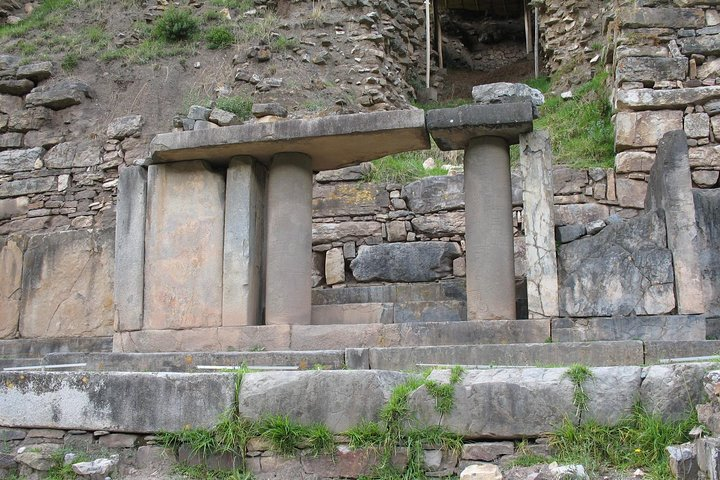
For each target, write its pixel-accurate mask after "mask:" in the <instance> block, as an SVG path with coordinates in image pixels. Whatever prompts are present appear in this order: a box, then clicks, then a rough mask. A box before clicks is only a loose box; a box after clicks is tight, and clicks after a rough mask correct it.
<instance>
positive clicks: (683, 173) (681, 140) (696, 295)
mask: <svg viewBox="0 0 720 480" xmlns="http://www.w3.org/2000/svg"><path fill="white" fill-rule="evenodd" d="M645 209H646V210H647V211H652V210H654V209H659V210H663V211H664V212H665V224H666V228H667V245H668V248H669V249H670V251H671V252H672V257H673V270H674V276H675V296H676V298H677V307H678V313H681V314H692V313H703V312H704V311H705V308H704V300H703V285H702V278H701V275H702V274H701V272H700V265H699V260H698V252H697V243H698V231H697V226H696V224H695V203H694V201H693V194H692V182H691V180H690V164H689V159H688V147H687V138H686V137H685V134H684V133H683V132H682V131H674V132H670V133H668V134H666V135H665V136H664V137H663V139H662V140H661V141H660V145H659V146H658V151H657V160H656V161H655V164H654V165H653V168H652V170H651V171H650V179H649V183H648V195H647V199H646V202H645Z"/></svg>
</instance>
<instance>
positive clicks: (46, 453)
mask: <svg viewBox="0 0 720 480" xmlns="http://www.w3.org/2000/svg"><path fill="white" fill-rule="evenodd" d="M60 447H61V445H58V444H56V443H40V444H36V445H33V446H31V447H20V449H18V454H17V455H15V461H16V462H17V463H19V464H20V465H25V466H27V467H30V468H32V469H33V470H39V471H41V472H47V471H48V470H50V469H51V468H52V467H53V466H54V465H55V458H54V453H55V452H56V451H57V450H59V449H60Z"/></svg>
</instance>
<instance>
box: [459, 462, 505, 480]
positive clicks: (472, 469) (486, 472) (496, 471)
mask: <svg viewBox="0 0 720 480" xmlns="http://www.w3.org/2000/svg"><path fill="white" fill-rule="evenodd" d="M502 479H503V475H502V472H501V471H500V467H498V466H497V465H493V464H490V463H486V464H482V465H468V466H467V467H466V468H465V469H463V471H462V472H460V480H502Z"/></svg>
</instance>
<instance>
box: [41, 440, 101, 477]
mask: <svg viewBox="0 0 720 480" xmlns="http://www.w3.org/2000/svg"><path fill="white" fill-rule="evenodd" d="M67 453H70V450H67V449H64V448H61V449H59V450H56V451H55V452H53V454H52V457H51V458H52V460H53V466H52V468H50V470H48V472H47V476H46V477H45V478H46V479H47V480H75V479H76V478H77V474H76V473H75V472H74V471H73V469H72V464H73V463H78V462H87V461H89V460H90V457H89V456H88V455H87V454H85V453H80V454H77V455H76V456H75V458H74V459H73V461H72V462H71V463H68V464H65V454H67Z"/></svg>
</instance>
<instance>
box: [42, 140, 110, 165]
mask: <svg viewBox="0 0 720 480" xmlns="http://www.w3.org/2000/svg"><path fill="white" fill-rule="evenodd" d="M43 161H44V162H45V166H46V167H48V168H71V167H91V166H94V165H98V164H99V163H100V145H98V144H96V143H94V142H86V141H82V142H65V143H61V144H59V145H55V146H54V147H53V148H51V149H50V151H49V152H48V153H47V155H45V157H44V158H43Z"/></svg>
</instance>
